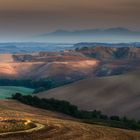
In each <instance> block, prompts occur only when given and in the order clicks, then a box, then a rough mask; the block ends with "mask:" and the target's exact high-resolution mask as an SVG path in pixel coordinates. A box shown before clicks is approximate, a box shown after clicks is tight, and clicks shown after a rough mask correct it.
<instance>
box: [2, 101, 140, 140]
mask: <svg viewBox="0 0 140 140" xmlns="http://www.w3.org/2000/svg"><path fill="white" fill-rule="evenodd" d="M0 115H5V116H7V117H8V118H14V119H15V118H21V119H30V120H33V121H35V122H39V123H42V124H45V125H46V128H45V129H44V130H40V131H37V132H34V133H31V134H26V135H25V134H20V135H16V136H15V135H12V136H6V137H0V140H9V139H10V140H19V139H20V140H39V139H42V140H47V139H50V140H58V139H61V140H70V139H71V140H75V139H77V140H93V139H94V140H139V139H140V132H135V131H129V130H122V129H115V128H110V127H105V126H98V125H90V124H84V123H80V122H77V121H75V120H73V119H72V118H69V117H68V116H66V115H63V114H60V113H55V112H50V111H47V110H42V109H37V108H33V107H31V106H27V105H23V104H21V103H19V102H17V101H13V100H1V101H0ZM70 119H71V120H70ZM23 135H24V136H23Z"/></svg>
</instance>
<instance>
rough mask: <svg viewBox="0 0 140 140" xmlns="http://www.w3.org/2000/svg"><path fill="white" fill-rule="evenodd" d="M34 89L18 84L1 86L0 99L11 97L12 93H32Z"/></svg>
mask: <svg viewBox="0 0 140 140" xmlns="http://www.w3.org/2000/svg"><path fill="white" fill-rule="evenodd" d="M33 91H34V89H31V88H25V87H16V86H0V99H5V98H8V97H11V95H12V94H15V93H17V92H18V93H21V94H23V95H30V94H32V93H33Z"/></svg>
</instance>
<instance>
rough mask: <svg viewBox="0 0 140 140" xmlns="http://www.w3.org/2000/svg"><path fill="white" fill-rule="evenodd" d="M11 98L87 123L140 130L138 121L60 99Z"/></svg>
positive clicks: (19, 95) (17, 96) (18, 94)
mask: <svg viewBox="0 0 140 140" xmlns="http://www.w3.org/2000/svg"><path fill="white" fill-rule="evenodd" d="M12 99H15V100H18V101H20V102H22V103H24V104H28V105H31V106H34V107H38V108H43V109H47V110H52V111H57V112H61V113H64V114H68V115H70V116H72V117H76V118H79V119H82V120H83V121H84V122H88V123H99V124H103V125H107V126H112V127H119V128H126V129H134V130H140V122H138V121H135V120H130V119H127V118H126V117H123V118H120V117H119V116H111V117H109V116H107V115H104V114H102V112H101V111H97V110H94V111H84V110H79V109H78V107H77V106H75V105H72V104H70V103H69V102H67V101H60V100H56V99H53V98H52V99H40V98H38V97H36V96H30V95H28V96H23V95H21V94H20V93H16V94H14V95H12Z"/></svg>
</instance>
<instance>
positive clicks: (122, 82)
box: [37, 71, 140, 119]
mask: <svg viewBox="0 0 140 140" xmlns="http://www.w3.org/2000/svg"><path fill="white" fill-rule="evenodd" d="M139 83H140V72H139V71H138V72H133V73H129V74H125V75H119V76H110V77H102V78H91V79H87V80H82V81H79V82H76V83H73V84H70V85H66V86H63V87H60V88H56V89H52V90H50V91H47V92H43V93H40V94H38V95H37V96H38V97H40V98H55V99H60V100H67V101H69V102H71V103H72V104H74V105H77V106H78V107H79V108H80V109H84V110H94V109H97V110H101V111H102V112H104V113H105V114H108V115H119V116H128V117H129V118H135V119H139V118H140V110H139V107H140V102H139V101H140V86H139Z"/></svg>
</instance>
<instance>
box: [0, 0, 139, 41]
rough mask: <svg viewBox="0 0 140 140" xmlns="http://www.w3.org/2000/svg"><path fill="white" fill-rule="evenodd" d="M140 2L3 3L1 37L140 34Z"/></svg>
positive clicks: (13, 0)
mask: <svg viewBox="0 0 140 140" xmlns="http://www.w3.org/2000/svg"><path fill="white" fill-rule="evenodd" d="M139 17H140V0H0V38H1V39H5V38H7V39H10V38H11V39H12V38H15V39H16V38H17V39H18V38H24V37H28V36H32V35H39V34H44V33H47V32H51V31H54V30H56V29H67V30H75V29H90V28H110V27H126V28H129V29H132V30H137V31H138V30H139V31H140V18H139Z"/></svg>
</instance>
